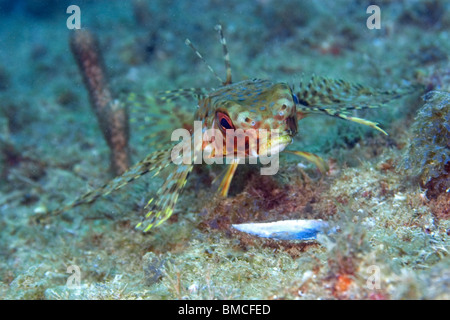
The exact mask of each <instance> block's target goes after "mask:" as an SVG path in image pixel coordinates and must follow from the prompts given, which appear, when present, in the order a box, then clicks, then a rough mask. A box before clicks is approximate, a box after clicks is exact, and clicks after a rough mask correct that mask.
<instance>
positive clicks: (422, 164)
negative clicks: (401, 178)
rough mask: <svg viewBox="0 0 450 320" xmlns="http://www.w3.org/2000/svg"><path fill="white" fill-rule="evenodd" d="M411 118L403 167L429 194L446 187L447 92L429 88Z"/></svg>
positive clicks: (449, 169) (449, 183)
mask: <svg viewBox="0 0 450 320" xmlns="http://www.w3.org/2000/svg"><path fill="white" fill-rule="evenodd" d="M424 101H425V104H424V106H423V107H422V108H421V109H420V110H419V112H418V113H417V116H416V118H415V121H414V124H413V127H412V133H413V136H412V138H411V142H410V146H409V149H408V151H407V155H406V166H407V169H410V170H412V172H413V174H414V175H416V176H418V177H419V178H420V182H421V185H422V186H423V187H424V188H426V189H427V195H428V196H429V197H436V196H437V195H439V194H440V193H443V192H446V191H448V189H449V188H450V93H448V92H444V91H431V92H428V93H427V94H426V95H425V96H424Z"/></svg>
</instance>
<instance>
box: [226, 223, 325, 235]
mask: <svg viewBox="0 0 450 320" xmlns="http://www.w3.org/2000/svg"><path fill="white" fill-rule="evenodd" d="M232 227H233V228H235V229H237V230H239V231H242V232H246V233H249V234H252V235H255V236H258V237H262V238H272V239H277V240H314V239H316V237H317V234H318V233H320V232H324V231H325V230H326V229H327V227H328V223H327V222H325V221H322V220H282V221H275V222H263V223H242V224H233V225H232Z"/></svg>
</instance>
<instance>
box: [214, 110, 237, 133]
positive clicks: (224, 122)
mask: <svg viewBox="0 0 450 320" xmlns="http://www.w3.org/2000/svg"><path fill="white" fill-rule="evenodd" d="M217 120H218V121H219V124H220V127H221V129H222V130H228V129H234V126H233V122H231V119H230V117H229V116H228V115H227V114H225V113H223V112H218V113H217Z"/></svg>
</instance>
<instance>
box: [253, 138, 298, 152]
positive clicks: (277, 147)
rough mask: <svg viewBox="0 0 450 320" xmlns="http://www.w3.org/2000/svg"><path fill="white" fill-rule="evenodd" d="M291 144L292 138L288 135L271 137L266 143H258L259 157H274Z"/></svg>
mask: <svg viewBox="0 0 450 320" xmlns="http://www.w3.org/2000/svg"><path fill="white" fill-rule="evenodd" d="M291 142H292V136H290V135H288V134H284V135H280V136H276V137H272V138H270V139H267V141H266V142H261V141H260V143H259V150H258V155H259V156H267V155H269V154H270V155H274V154H278V153H280V152H282V151H283V150H284V149H285V148H286V147H287V146H288V145H289V144H290V143H291Z"/></svg>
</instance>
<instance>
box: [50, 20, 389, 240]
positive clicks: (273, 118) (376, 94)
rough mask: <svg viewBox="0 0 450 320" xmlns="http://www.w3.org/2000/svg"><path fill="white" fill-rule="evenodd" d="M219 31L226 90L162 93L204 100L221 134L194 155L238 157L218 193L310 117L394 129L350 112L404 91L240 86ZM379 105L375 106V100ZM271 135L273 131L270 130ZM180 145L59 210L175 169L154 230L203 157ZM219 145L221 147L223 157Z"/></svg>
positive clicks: (254, 82) (211, 124)
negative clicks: (180, 155) (183, 152)
mask: <svg viewBox="0 0 450 320" xmlns="http://www.w3.org/2000/svg"><path fill="white" fill-rule="evenodd" d="M217 29H218V31H219V34H220V38H221V43H222V45H223V48H224V60H225V66H226V69H227V72H226V75H227V77H226V80H225V81H222V79H220V77H218V76H217V74H215V72H214V71H213V70H212V68H211V67H210V66H209V65H207V66H208V68H209V69H210V70H211V71H212V72H213V73H214V75H215V76H216V78H217V79H218V80H219V81H220V82H221V85H220V86H219V87H218V88H215V89H203V88H190V89H178V90H173V91H166V92H163V93H162V94H161V95H160V96H159V100H160V101H163V102H168V101H171V100H174V99H177V98H180V97H185V98H196V99H197V108H196V110H195V115H194V119H195V120H196V121H199V122H200V123H201V131H202V132H201V134H202V135H204V134H205V132H208V130H209V131H211V132H213V134H212V135H210V136H209V140H208V139H206V140H207V141H206V143H205V141H204V140H203V139H202V140H201V141H200V142H198V143H193V146H194V155H195V154H201V153H202V152H203V151H208V152H209V155H210V157H218V156H219V157H231V158H232V159H234V160H233V161H231V163H229V164H228V167H227V169H226V171H225V174H224V175H223V179H222V181H221V183H220V186H219V190H218V194H219V195H221V196H226V195H227V194H228V190H229V187H230V184H231V181H232V179H233V175H234V174H235V172H236V168H237V166H238V164H239V163H240V160H242V158H249V157H251V158H258V157H260V156H261V155H262V154H266V153H267V152H270V153H279V152H282V151H284V150H285V148H286V147H287V146H288V145H289V144H290V143H291V142H292V140H293V139H294V137H295V136H296V135H297V133H298V131H299V130H298V129H299V128H298V121H299V120H301V119H303V118H305V117H307V116H309V115H312V114H321V115H326V116H332V117H336V118H340V119H343V120H348V121H352V122H356V123H359V124H363V125H367V126H370V127H372V128H374V129H376V130H378V131H380V132H382V133H384V134H386V132H385V131H384V130H382V129H381V128H380V127H378V124H377V123H375V122H372V121H369V120H365V119H362V118H357V117H353V116H350V115H348V112H349V111H354V110H360V109H369V108H374V107H378V106H379V105H381V104H383V103H385V102H388V101H389V100H390V99H392V98H393V97H394V96H395V95H396V94H395V93H392V92H387V91H377V90H372V89H370V88H367V87H364V86H362V85H359V84H352V83H349V82H346V81H343V80H333V79H328V78H320V77H312V78H311V80H310V81H309V82H308V83H307V84H306V85H302V84H300V86H299V88H298V89H297V90H295V89H294V87H293V86H290V85H288V84H287V83H283V82H273V81H270V80H263V79H249V80H243V81H240V82H236V83H233V82H232V80H231V68H230V64H229V55H228V50H227V49H226V41H225V38H224V37H223V34H222V29H221V27H218V28H217ZM186 44H187V45H189V46H190V47H191V48H192V49H193V50H194V51H195V53H196V54H197V56H198V57H200V58H201V59H202V60H203V61H204V62H205V60H204V59H203V57H202V56H201V54H200V53H199V52H198V51H197V49H195V47H194V46H193V45H192V43H191V42H190V41H189V40H187V41H186ZM205 63H206V62H205ZM373 102H374V103H375V104H372V103H373ZM230 132H233V133H235V132H241V133H242V134H247V136H246V137H245V139H244V140H243V141H245V143H244V145H243V147H242V148H239V146H236V145H235V140H236V136H235V135H231V134H229V133H230ZM267 132H269V133H268V134H267ZM274 132H276V134H274ZM263 133H264V135H263ZM194 134H195V133H194ZM172 150H173V148H172V147H168V148H165V149H164V148H163V149H161V150H158V151H155V152H153V153H151V154H149V155H148V156H147V157H145V158H144V159H143V160H142V161H140V162H138V163H137V164H135V165H134V166H132V167H131V168H130V169H129V170H128V171H126V172H125V173H124V174H123V175H121V176H119V177H116V178H114V179H113V180H111V181H109V182H107V183H106V184H104V185H103V186H102V187H100V188H98V189H95V190H93V191H90V192H88V193H86V194H84V195H82V196H81V197H79V198H78V199H76V200H75V201H73V202H72V203H69V204H68V205H66V206H63V207H61V208H59V209H57V210H55V211H53V212H51V214H59V213H61V212H63V211H66V210H69V209H71V208H73V207H76V206H79V205H82V204H87V203H92V202H94V201H95V200H96V199H98V198H99V197H101V196H104V195H107V194H109V193H110V192H112V191H114V190H117V189H120V188H122V187H123V186H125V185H126V184H128V183H130V182H132V181H134V180H136V179H138V178H139V177H141V176H143V175H145V174H147V173H149V172H151V173H153V176H156V175H158V174H159V173H160V172H161V171H162V170H163V169H165V168H167V167H169V166H172V168H171V171H170V173H169V175H168V177H167V178H166V179H165V181H164V183H163V185H162V186H161V188H159V190H158V192H157V194H156V196H155V197H154V198H151V199H150V200H149V201H148V202H147V205H146V209H147V213H146V215H145V217H144V218H143V221H141V222H139V223H138V224H137V227H138V228H141V229H143V230H144V231H148V230H150V229H151V228H153V227H155V226H158V225H160V224H161V223H162V222H164V221H165V220H167V219H168V218H169V217H170V216H171V215H172V213H173V211H174V208H175V205H176V202H177V200H178V197H179V194H180V192H181V191H182V189H183V187H184V186H185V184H186V181H187V179H188V176H189V174H190V172H191V171H192V168H193V165H194V163H196V160H198V157H197V158H195V156H194V159H192V160H193V161H191V162H190V163H180V164H178V165H175V164H174V160H177V159H174V158H173V153H172ZM214 150H221V154H218V153H217V152H216V151H214ZM288 152H290V153H292V154H296V155H298V156H301V157H304V158H305V159H307V160H309V161H311V162H313V163H314V164H316V166H317V167H318V168H319V170H320V171H321V172H326V171H327V164H326V162H325V161H324V160H323V159H322V158H320V157H319V156H316V155H314V154H311V153H308V152H304V151H288ZM178 160H179V159H178Z"/></svg>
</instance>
